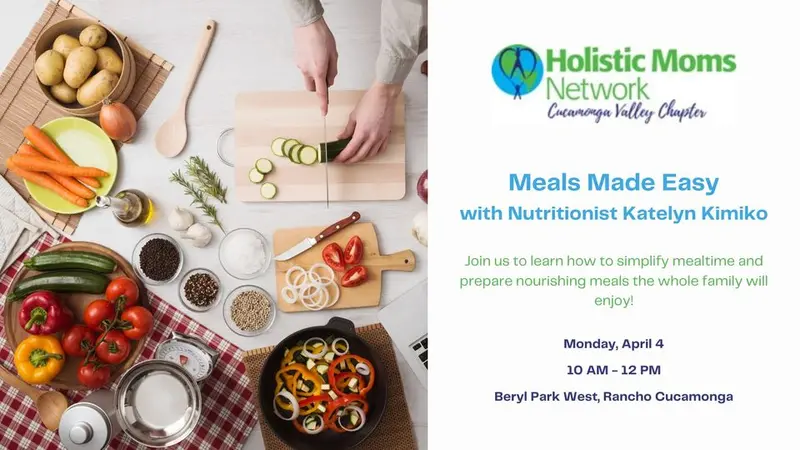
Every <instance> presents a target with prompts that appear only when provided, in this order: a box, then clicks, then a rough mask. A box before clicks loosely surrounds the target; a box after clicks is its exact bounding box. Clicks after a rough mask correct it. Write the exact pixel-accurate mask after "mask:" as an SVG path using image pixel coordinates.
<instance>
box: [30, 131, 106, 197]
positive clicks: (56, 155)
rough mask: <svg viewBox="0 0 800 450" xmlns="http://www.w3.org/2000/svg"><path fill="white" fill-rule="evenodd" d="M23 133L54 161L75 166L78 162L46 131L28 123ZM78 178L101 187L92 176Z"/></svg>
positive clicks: (85, 182) (93, 185)
mask: <svg viewBox="0 0 800 450" xmlns="http://www.w3.org/2000/svg"><path fill="white" fill-rule="evenodd" d="M22 135H23V136H25V139H27V140H29V141H31V144H33V146H34V147H36V148H37V149H38V150H39V151H40V152H42V154H44V156H46V157H48V158H50V159H52V160H53V161H58V162H60V163H64V164H67V165H70V166H75V165H76V164H75V163H74V162H73V161H72V160H71V159H70V158H69V156H67V154H66V153H64V151H63V150H61V149H60V148H59V147H58V145H56V143H55V142H53V140H52V139H50V137H49V136H47V135H46V134H44V132H43V131H42V130H40V129H38V128H36V127H35V126H33V125H28V126H27V127H25V128H24V129H23V130H22ZM78 179H79V180H80V181H81V182H82V183H84V184H87V185H89V186H91V187H93V188H99V187H100V182H99V181H97V180H95V179H94V178H91V177H78Z"/></svg>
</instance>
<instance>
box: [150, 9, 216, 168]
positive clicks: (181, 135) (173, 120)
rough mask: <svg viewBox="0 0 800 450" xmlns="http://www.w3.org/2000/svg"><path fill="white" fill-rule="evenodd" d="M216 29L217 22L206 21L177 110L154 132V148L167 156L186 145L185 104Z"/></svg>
mask: <svg viewBox="0 0 800 450" xmlns="http://www.w3.org/2000/svg"><path fill="white" fill-rule="evenodd" d="M216 30H217V23H216V22H214V21H213V20H209V21H208V22H207V23H206V28H205V30H204V31H203V36H202V37H201V38H200V45H199V46H198V47H197V55H196V56H195V59H194V64H193V65H192V70H191V72H190V76H189V83H188V84H187V85H186V88H185V89H184V91H183V98H182V99H181V104H180V106H179V107H178V110H177V111H175V114H173V115H172V117H170V118H169V119H167V121H166V122H164V124H163V125H161V128H160V129H159V130H158V133H157V134H156V149H158V152H159V153H161V154H162V155H163V156H166V157H167V158H172V157H174V156H177V155H178V154H180V152H182V151H183V148H184V147H186V140H187V137H188V132H187V130H186V106H187V105H188V104H189V96H190V95H191V94H192V90H193V89H194V84H195V82H196V81H197V76H198V75H199V74H200V69H201V68H202V67H203V62H204V61H205V60H206V55H208V49H209V48H210V47H211V41H212V40H213V39H214V32H215V31H216Z"/></svg>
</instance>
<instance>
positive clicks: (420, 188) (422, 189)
mask: <svg viewBox="0 0 800 450" xmlns="http://www.w3.org/2000/svg"><path fill="white" fill-rule="evenodd" d="M417 195H419V198H421V199H422V201H423V202H425V203H428V171H427V170H425V172H422V175H420V176H419V180H417Z"/></svg>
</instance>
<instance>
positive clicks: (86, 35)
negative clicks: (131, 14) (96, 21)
mask: <svg viewBox="0 0 800 450" xmlns="http://www.w3.org/2000/svg"><path fill="white" fill-rule="evenodd" d="M106 39H108V32H107V31H106V29H105V28H103V27H101V26H100V25H89V26H88V27H86V28H84V29H83V31H81V35H80V42H81V45H82V46H84V47H91V48H93V49H98V48H100V47H102V46H104V45H106Z"/></svg>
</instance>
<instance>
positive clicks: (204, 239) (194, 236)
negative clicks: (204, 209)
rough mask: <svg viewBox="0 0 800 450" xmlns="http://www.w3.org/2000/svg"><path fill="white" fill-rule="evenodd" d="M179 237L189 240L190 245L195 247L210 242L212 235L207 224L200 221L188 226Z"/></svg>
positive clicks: (203, 245)
mask: <svg viewBox="0 0 800 450" xmlns="http://www.w3.org/2000/svg"><path fill="white" fill-rule="evenodd" d="M181 237H182V238H184V239H188V240H189V241H191V243H192V245H194V246H195V247H205V246H206V245H208V243H209V242H211V238H212V237H213V235H212V234H211V230H210V229H209V228H208V227H207V226H205V225H203V224H202V223H196V224H194V225H192V226H190V227H189V229H188V230H186V232H185V233H183V236H181Z"/></svg>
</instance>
